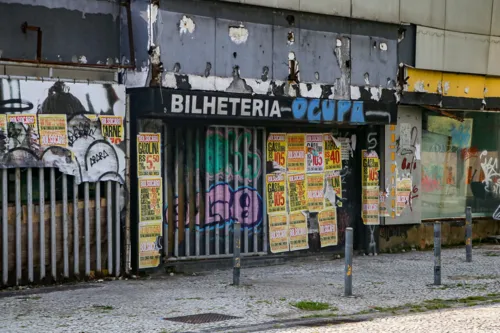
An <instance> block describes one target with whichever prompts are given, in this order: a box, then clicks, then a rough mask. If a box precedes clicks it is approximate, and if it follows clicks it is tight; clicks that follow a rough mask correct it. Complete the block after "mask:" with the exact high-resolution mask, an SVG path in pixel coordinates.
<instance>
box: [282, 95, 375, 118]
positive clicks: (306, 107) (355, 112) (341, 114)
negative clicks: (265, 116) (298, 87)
mask: <svg viewBox="0 0 500 333" xmlns="http://www.w3.org/2000/svg"><path fill="white" fill-rule="evenodd" d="M292 113H293V117H294V118H295V119H304V120H308V121H309V122H322V121H325V122H328V121H335V122H345V121H346V116H350V117H349V122H350V123H365V114H364V108H363V102H360V101H356V102H351V101H335V100H330V99H324V100H320V99H310V100H308V99H305V98H296V99H295V100H294V101H293V103H292Z"/></svg>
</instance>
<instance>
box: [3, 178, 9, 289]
mask: <svg viewBox="0 0 500 333" xmlns="http://www.w3.org/2000/svg"><path fill="white" fill-rule="evenodd" d="M7 172H8V169H3V170H2V282H3V284H4V285H7V283H8V282H9V224H8V223H9V198H8V193H9V191H8V188H7Z"/></svg>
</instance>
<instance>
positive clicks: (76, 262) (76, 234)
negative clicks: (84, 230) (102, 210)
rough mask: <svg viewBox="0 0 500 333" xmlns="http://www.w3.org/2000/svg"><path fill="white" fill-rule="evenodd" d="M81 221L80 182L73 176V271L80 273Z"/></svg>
mask: <svg viewBox="0 0 500 333" xmlns="http://www.w3.org/2000/svg"><path fill="white" fill-rule="evenodd" d="M79 228H80V223H78V184H77V182H76V176H75V177H73V273H74V274H75V275H79V274H80V230H79Z"/></svg>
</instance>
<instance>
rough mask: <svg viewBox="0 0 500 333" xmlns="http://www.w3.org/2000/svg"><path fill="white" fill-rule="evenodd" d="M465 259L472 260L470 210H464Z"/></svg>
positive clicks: (468, 208)
mask: <svg viewBox="0 0 500 333" xmlns="http://www.w3.org/2000/svg"><path fill="white" fill-rule="evenodd" d="M465 261H466V262H472V211H471V208H470V207H467V209H466V210H465Z"/></svg>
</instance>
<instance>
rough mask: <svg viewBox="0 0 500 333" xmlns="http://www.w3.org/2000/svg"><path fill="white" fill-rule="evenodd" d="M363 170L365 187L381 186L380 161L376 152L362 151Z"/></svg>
mask: <svg viewBox="0 0 500 333" xmlns="http://www.w3.org/2000/svg"><path fill="white" fill-rule="evenodd" d="M362 156H363V168H362V169H361V177H362V185H363V186H377V187H378V186H379V182H378V172H379V171H380V160H379V158H378V155H377V153H376V152H374V151H372V152H368V151H366V150H363V151H362Z"/></svg>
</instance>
